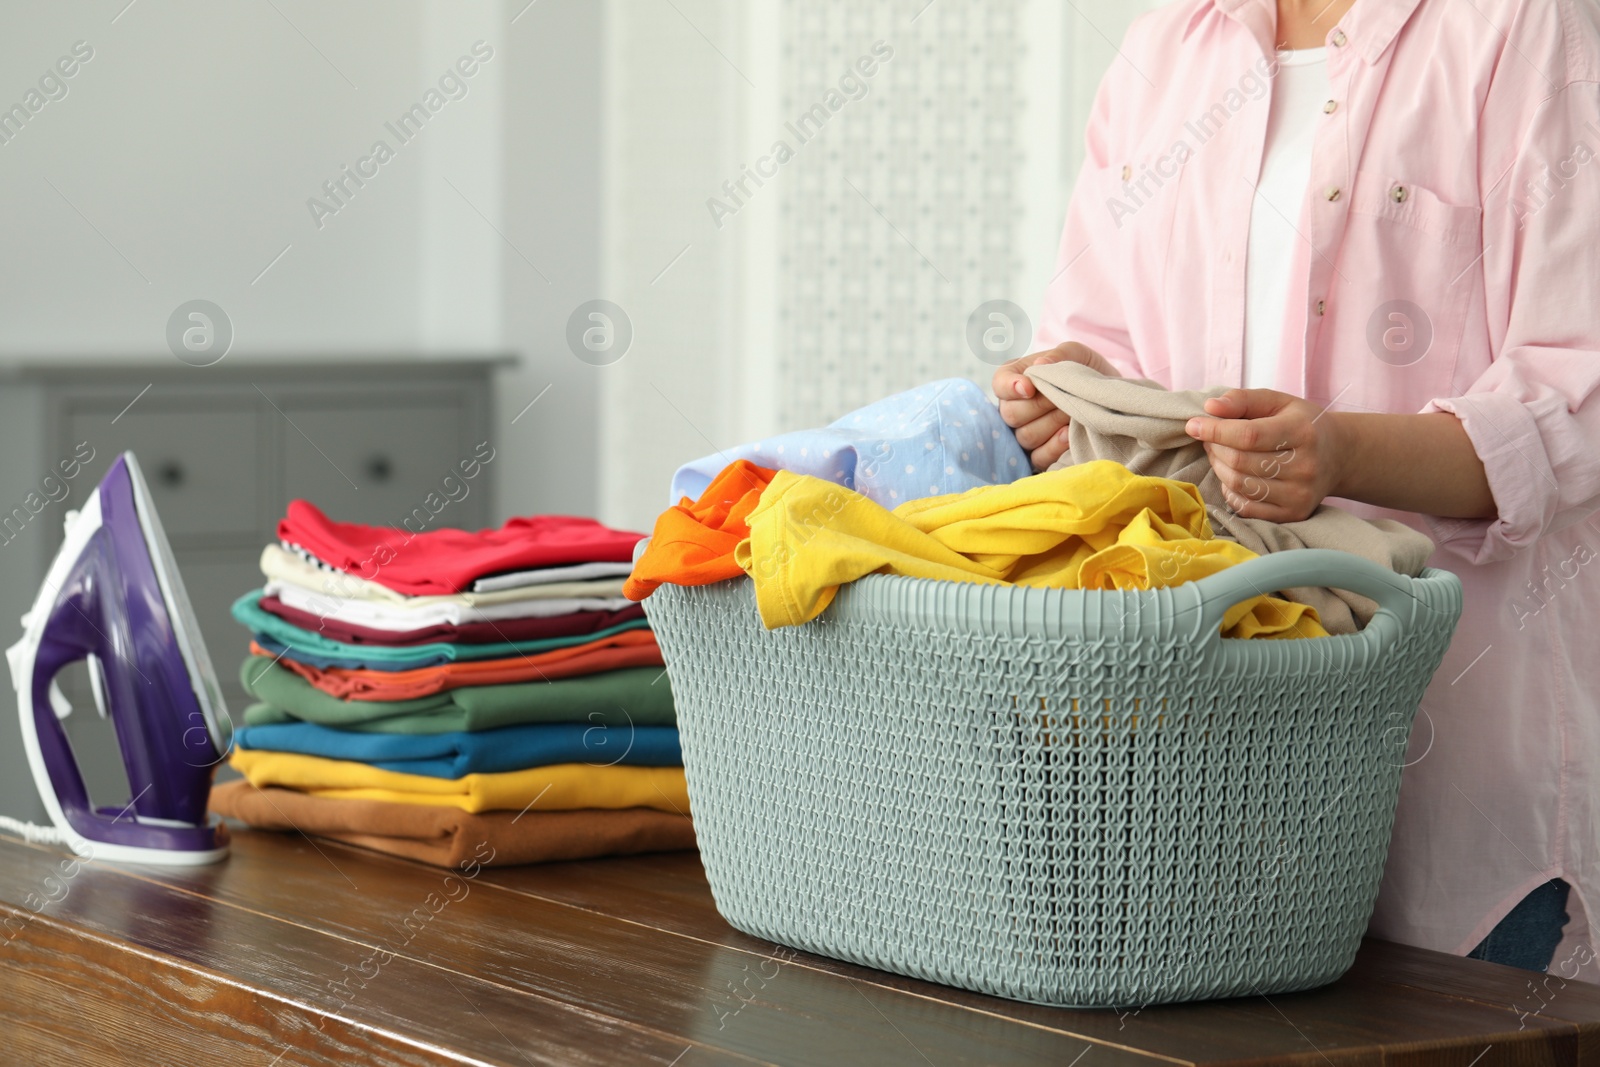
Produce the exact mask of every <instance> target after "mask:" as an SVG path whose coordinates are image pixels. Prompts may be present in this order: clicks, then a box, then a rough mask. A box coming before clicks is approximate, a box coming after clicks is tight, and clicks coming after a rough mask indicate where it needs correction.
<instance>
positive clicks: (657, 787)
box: [228, 749, 689, 815]
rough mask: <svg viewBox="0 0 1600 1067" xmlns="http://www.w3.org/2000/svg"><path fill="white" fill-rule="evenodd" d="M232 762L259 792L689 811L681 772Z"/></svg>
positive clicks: (265, 758) (267, 759)
mask: <svg viewBox="0 0 1600 1067" xmlns="http://www.w3.org/2000/svg"><path fill="white" fill-rule="evenodd" d="M228 762H229V764H231V765H232V766H233V768H234V769H235V770H237V771H238V772H239V773H240V774H242V775H244V776H245V778H247V779H248V780H249V781H250V783H251V784H252V785H255V786H269V785H276V786H283V787H284V788H287V789H298V790H300V791H301V792H303V793H310V794H311V795H312V796H319V797H332V798H336V799H345V800H388V801H393V802H396V803H400V804H435V805H440V806H449V807H452V808H460V809H461V810H462V811H473V812H477V811H521V810H522V809H523V808H525V807H527V806H528V805H529V804H533V805H534V806H535V807H536V808H537V809H538V810H540V811H570V810H576V809H580V808H608V809H611V808H655V809H656V810H658V811H675V812H677V813H679V814H681V815H687V814H688V813H689V788H688V786H687V785H686V784H685V782H684V778H683V768H682V767H596V766H592V765H590V764H587V763H556V764H551V765H550V766H547V767H533V768H530V769H529V770H525V771H504V772H501V773H498V774H469V775H467V776H466V777H464V778H430V777H427V776H425V775H420V774H404V773H401V772H399V771H385V770H380V769H379V768H377V767H372V766H369V765H368V764H365V763H354V762H351V761H349V760H333V759H322V758H321V757H319V756H301V755H296V754H294V753H290V752H269V751H252V750H249V749H234V750H233V755H232V756H230V757H229V758H228Z"/></svg>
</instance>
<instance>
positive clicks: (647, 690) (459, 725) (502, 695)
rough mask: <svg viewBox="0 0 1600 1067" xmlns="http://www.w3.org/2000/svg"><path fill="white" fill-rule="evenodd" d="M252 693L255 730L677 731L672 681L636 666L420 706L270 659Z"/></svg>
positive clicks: (251, 673) (248, 684) (252, 661)
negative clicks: (533, 726) (560, 725)
mask: <svg viewBox="0 0 1600 1067" xmlns="http://www.w3.org/2000/svg"><path fill="white" fill-rule="evenodd" d="M239 680H240V682H242V683H243V685H244V688H245V691H246V692H247V693H249V694H250V695H251V696H253V697H255V698H256V699H257V700H261V701H265V703H262V704H253V705H251V706H250V707H249V708H247V709H246V710H245V713H244V721H245V723H246V724H247V725H249V726H265V725H268V724H270V723H280V722H294V721H296V720H299V721H301V722H315V723H320V724H322V725H323V726H335V727H338V728H340V729H343V730H365V731H369V732H375V733H394V734H439V733H448V732H450V731H453V730H489V729H493V728H494V727H497V726H516V725H520V724H522V723H532V722H581V723H587V724H589V725H591V726H618V727H623V726H627V725H629V724H630V723H631V724H633V725H634V726H674V725H676V724H677V717H676V716H675V715H674V714H673V710H672V682H671V680H670V679H669V678H667V677H666V673H665V672H664V671H662V670H661V669H660V668H659V667H628V668H624V669H622V670H615V671H601V672H600V673H598V674H585V675H581V676H579V677H576V678H558V679H556V680H555V681H550V682H518V683H517V684H515V685H473V686H466V687H464V688H461V689H449V690H446V691H445V692H442V693H436V694H434V695H433V696H427V697H418V698H417V699H415V700H341V699H340V698H339V697H336V696H334V695H332V694H331V693H325V692H323V691H322V690H320V689H318V688H317V687H316V686H314V685H312V684H311V683H310V682H308V681H306V680H305V679H304V678H302V677H300V676H299V675H298V674H296V673H295V672H294V671H292V670H290V669H289V668H288V667H285V666H283V665H281V664H279V663H277V662H275V661H273V660H270V659H268V658H266V657H265V656H251V657H249V658H248V659H246V660H245V661H244V665H243V666H242V667H240V669H239Z"/></svg>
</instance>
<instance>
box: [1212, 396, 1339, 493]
mask: <svg viewBox="0 0 1600 1067" xmlns="http://www.w3.org/2000/svg"><path fill="white" fill-rule="evenodd" d="M1206 413H1207V414H1208V415H1211V416H1214V417H1213V418H1193V419H1190V420H1189V422H1188V425H1187V426H1186V427H1185V429H1186V430H1187V431H1188V434H1189V436H1190V437H1193V438H1194V439H1195V440H1197V441H1202V442H1204V443H1205V446H1206V454H1207V455H1208V456H1209V457H1210V459H1211V469H1212V470H1213V471H1215V472H1216V474H1217V478H1218V480H1220V481H1221V482H1222V491H1223V495H1224V497H1226V499H1227V501H1228V504H1229V506H1230V507H1232V508H1233V510H1234V511H1236V512H1238V513H1239V514H1240V515H1242V516H1244V517H1245V518H1247V519H1267V520H1269V521H1271V522H1298V521H1299V520H1301V519H1304V518H1309V517H1310V515H1311V513H1312V512H1313V511H1315V510H1317V506H1318V505H1319V504H1321V503H1322V499H1323V497H1326V496H1333V495H1337V487H1338V485H1339V480H1340V477H1341V461H1342V459H1343V458H1344V457H1345V455H1346V453H1347V450H1346V449H1345V448H1343V443H1342V442H1341V441H1340V440H1339V425H1340V423H1339V417H1338V416H1337V415H1336V414H1332V413H1325V412H1324V411H1323V409H1322V408H1319V407H1318V406H1317V405H1315V404H1313V403H1312V402H1311V401H1309V400H1302V399H1300V398H1299V397H1297V396H1290V395H1289V394H1287V393H1280V392H1277V391H1275V390H1272V389H1230V390H1228V391H1227V392H1226V393H1223V394H1222V395H1221V396H1219V397H1215V398H1213V399H1211V400H1207V401H1206Z"/></svg>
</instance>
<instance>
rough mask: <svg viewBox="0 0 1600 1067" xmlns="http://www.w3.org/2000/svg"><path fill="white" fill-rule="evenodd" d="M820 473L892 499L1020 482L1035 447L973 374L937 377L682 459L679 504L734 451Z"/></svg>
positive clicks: (676, 483) (887, 501)
mask: <svg viewBox="0 0 1600 1067" xmlns="http://www.w3.org/2000/svg"><path fill="white" fill-rule="evenodd" d="M738 459H747V460H749V461H750V462H752V463H755V464H757V465H758V466H762V467H772V468H775V469H778V470H787V471H793V472H794V473H796V474H810V475H813V476H815V477H818V478H823V479H826V480H827V481H830V482H834V483H836V484H838V485H843V486H847V487H848V488H851V489H854V490H855V491H856V492H858V493H861V494H862V495H863V496H866V497H868V498H870V499H872V500H875V501H877V502H878V503H879V504H882V505H883V506H884V507H886V508H894V507H897V506H898V505H900V504H903V503H905V502H906V501H907V500H916V499H918V498H920V497H925V496H939V495H941V494H944V493H962V492H965V491H966V490H968V489H973V488H976V487H977V486H980V485H1002V484H1005V483H1007V482H1013V481H1016V480H1017V479H1018V478H1021V477H1022V476H1023V475H1025V474H1031V473H1032V471H1030V470H1029V469H1028V455H1027V453H1026V452H1024V451H1023V450H1022V446H1021V445H1019V444H1017V438H1016V435H1015V434H1013V433H1012V431H1011V428H1010V427H1009V426H1007V425H1006V424H1005V423H1004V422H1002V421H1000V412H999V410H998V409H997V408H996V407H995V405H994V403H993V401H991V400H990V399H989V398H988V396H986V395H985V394H984V393H983V392H982V391H981V390H980V389H979V388H978V387H977V386H976V385H974V384H972V383H971V382H969V381H967V380H966V379H965V378H947V379H945V380H943V381H937V382H930V383H928V384H927V385H923V386H918V387H917V388H915V389H911V390H908V391H906V392H904V393H896V394H895V395H894V396H891V397H887V398H885V399H883V400H879V401H878V402H876V403H874V404H869V405H867V406H866V407H864V408H862V409H860V410H859V411H852V412H851V413H850V414H848V415H845V416H844V417H843V418H840V419H838V420H836V421H835V422H833V423H831V424H829V425H828V426H825V427H823V428H822V429H819V430H797V431H795V432H794V433H786V434H782V435H780V436H777V437H769V438H768V439H766V440H765V441H757V442H755V443H753V444H746V445H739V446H737V447H734V448H726V449H723V450H722V451H720V452H717V453H715V454H714V455H710V456H706V457H705V458H703V459H697V460H695V461H694V462H693V463H686V464H684V465H683V466H682V467H680V468H678V473H677V474H675V475H673V478H672V503H674V504H675V503H677V502H678V501H679V500H680V499H681V498H683V497H688V498H689V499H691V500H697V499H699V497H700V494H701V493H703V492H704V491H705V488H706V486H707V485H709V484H711V479H713V478H715V477H716V476H717V474H718V472H720V471H721V470H722V468H724V467H726V466H727V465H728V464H730V463H732V462H733V461H734V460H738Z"/></svg>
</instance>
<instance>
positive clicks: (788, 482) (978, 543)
mask: <svg viewBox="0 0 1600 1067" xmlns="http://www.w3.org/2000/svg"><path fill="white" fill-rule="evenodd" d="M734 558H735V560H736V561H737V562H738V564H739V566H740V567H742V568H743V569H744V570H745V572H746V573H748V574H749V575H750V577H751V579H752V580H753V581H754V583H755V591H756V604H757V607H758V608H759V609H760V612H761V621H762V622H763V623H765V624H766V626H767V627H768V629H775V628H777V627H779V626H793V625H796V624H798V623H802V622H808V621H810V620H811V619H814V618H816V617H817V616H818V615H820V614H821V613H822V612H823V610H824V609H826V608H827V606H828V605H829V604H830V603H832V601H833V597H834V594H835V592H837V590H838V587H839V586H840V585H842V584H844V583H846V582H852V581H855V580H856V579H857V578H861V577H864V576H866V575H868V574H900V575H906V576H908V577H912V578H936V579H943V580H946V581H956V582H980V583H987V584H996V585H1025V586H1042V587H1047V588H1054V589H1151V588H1160V587H1163V586H1169V585H1178V584H1181V583H1183V582H1189V581H1195V580H1197V579H1200V578H1204V577H1206V576H1208V575H1211V574H1215V573H1216V572H1217V571H1220V570H1222V569H1224V568H1226V567H1231V566H1233V565H1234V564H1236V563H1243V562H1244V561H1245V560H1248V559H1254V558H1255V553H1254V552H1251V551H1250V550H1249V549H1247V548H1243V547H1242V546H1240V545H1237V544H1234V543H1233V542H1232V541H1220V540H1217V539H1216V538H1214V537H1213V536H1212V533H1211V524H1210V522H1209V521H1208V520H1207V518H1206V509H1205V504H1204V502H1203V501H1202V500H1201V499H1200V493H1199V490H1198V489H1196V488H1195V487H1194V486H1192V485H1190V484H1188V483H1187V482H1178V481H1173V480H1171V479H1168V478H1147V477H1142V476H1139V475H1135V474H1131V473H1129V471H1128V469H1127V468H1126V467H1124V466H1122V465H1121V464H1120V463H1112V462H1110V461H1109V460H1097V461H1094V462H1091V463H1083V464H1079V465H1077V466H1073V467H1066V468H1063V469H1062V470H1058V471H1050V472H1047V473H1045V474H1036V475H1033V476H1032V477H1028V478H1022V479H1020V480H1018V481H1015V482H1012V483H1010V484H1009V485H993V486H983V487H980V488H977V489H970V490H968V491H967V492H965V493H954V494H950V495H948V496H934V497H926V498H924V499H921V500H913V501H909V502H907V503H905V504H902V505H900V506H899V507H898V508H895V509H894V511H892V512H891V511H887V510H885V509H884V508H883V507H881V506H880V505H878V504H876V503H874V502H873V501H871V500H868V499H867V498H866V497H864V496H862V495H861V494H859V493H856V492H854V491H852V490H849V489H845V488H843V487H842V486H838V485H834V484H833V483H832V482H826V481H823V480H822V479H820V478H813V477H810V476H809V475H800V474H793V473H791V472H789V471H780V472H778V475H777V477H775V478H774V479H773V481H772V484H771V485H770V486H768V487H767V489H766V491H765V492H764V493H762V494H761V502H760V504H758V505H757V506H756V508H755V510H754V511H752V512H751V514H750V536H749V538H747V539H746V540H744V541H742V542H740V543H739V545H738V546H737V547H736V548H735V549H734ZM1222 632H1223V634H1224V636H1227V637H1256V636H1262V637H1275V636H1281V637H1324V636H1327V632H1326V631H1325V630H1323V628H1322V626H1321V624H1320V623H1319V622H1318V621H1317V615H1316V612H1315V611H1314V610H1312V609H1311V608H1309V607H1307V606H1306V605H1304V604H1295V603H1291V602H1289V601H1286V600H1281V599H1278V598H1276V597H1268V596H1260V597H1255V598H1253V599H1251V600H1247V601H1243V602H1241V603H1239V604H1237V605H1235V606H1234V607H1233V608H1232V609H1231V610H1230V611H1229V612H1228V613H1227V615H1226V616H1224V618H1223V623H1222Z"/></svg>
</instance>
